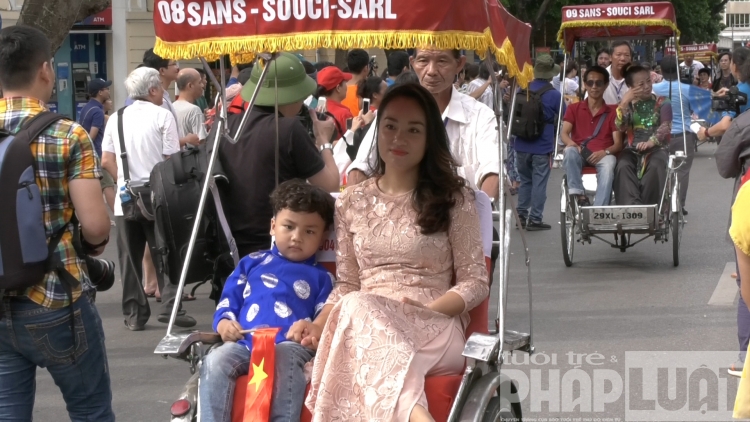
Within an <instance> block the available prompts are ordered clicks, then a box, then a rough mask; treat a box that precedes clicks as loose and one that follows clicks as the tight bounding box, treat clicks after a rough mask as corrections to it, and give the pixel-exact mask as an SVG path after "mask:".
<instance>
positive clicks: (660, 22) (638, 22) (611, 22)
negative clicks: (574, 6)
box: [557, 19, 680, 53]
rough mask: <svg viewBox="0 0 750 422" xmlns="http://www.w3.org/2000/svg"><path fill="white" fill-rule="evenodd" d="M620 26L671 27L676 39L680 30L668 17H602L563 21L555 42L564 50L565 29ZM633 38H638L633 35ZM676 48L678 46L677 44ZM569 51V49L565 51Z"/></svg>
mask: <svg viewBox="0 0 750 422" xmlns="http://www.w3.org/2000/svg"><path fill="white" fill-rule="evenodd" d="M622 26H664V27H668V28H670V29H672V31H674V32H675V33H676V34H677V39H678V40H679V39H680V30H679V29H677V25H675V23H674V22H672V21H671V20H669V19H604V20H587V21H572V22H563V24H562V25H560V30H559V31H557V42H559V43H560V46H561V47H562V49H563V50H565V38H564V33H565V30H566V29H575V28H597V27H598V28H602V27H611V28H616V27H622ZM633 38H638V36H635V37H633ZM677 48H680V46H679V44H678V45H677ZM566 52H567V53H570V52H569V51H566Z"/></svg>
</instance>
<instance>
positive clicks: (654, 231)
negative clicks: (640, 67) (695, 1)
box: [558, 2, 687, 267]
mask: <svg viewBox="0 0 750 422" xmlns="http://www.w3.org/2000/svg"><path fill="white" fill-rule="evenodd" d="M678 35H679V30H678V29H677V26H676V18H675V13H674V8H673V7H672V4H671V3H666V2H655V3H618V4H597V5H591V6H566V7H563V8H562V25H561V27H560V31H559V32H558V40H559V41H560V44H561V45H562V46H563V48H564V50H565V59H564V60H565V61H564V66H567V62H568V60H570V52H571V51H573V47H574V46H575V44H576V42H579V41H597V40H616V39H626V40H629V39H634V38H641V39H652V40H653V39H669V38H671V37H674V42H675V44H677V37H678ZM578 50H579V51H580V50H581V49H580V48H579V49H578ZM680 92H681V89H680ZM680 108H682V101H680ZM681 111H682V110H681ZM560 112H561V113H562V104H560ZM684 129H685V128H683V133H684ZM683 142H684V146H685V149H684V150H683V151H687V149H686V148H687V140H686V139H685V138H684V135H683ZM683 151H677V152H675V153H674V154H671V155H670V156H669V159H668V163H667V178H666V183H665V186H664V187H663V188H662V189H661V191H662V195H661V201H660V202H659V203H657V204H649V205H628V206H620V205H613V206H599V207H597V206H579V205H578V203H577V201H573V200H571V197H570V195H569V191H568V183H567V177H566V176H563V179H562V186H561V187H562V189H561V194H560V231H561V238H562V251H563V260H564V261H565V265H566V266H568V267H570V266H571V265H573V252H574V249H575V245H576V243H580V244H582V245H584V244H586V243H589V244H590V243H591V240H592V238H596V239H599V240H601V241H603V242H606V243H608V244H609V245H611V246H612V247H613V248H616V249H619V250H620V251H621V252H625V251H626V250H627V249H628V248H631V247H633V246H635V245H637V244H638V243H640V242H642V241H644V240H646V239H648V238H650V237H653V238H654V242H662V243H666V242H670V241H671V242H672V259H673V262H674V266H678V265H679V263H680V241H681V238H682V230H683V228H684V225H685V217H684V215H683V214H682V206H681V204H680V195H679V193H680V184H679V181H678V179H677V173H676V170H677V168H679V167H680V166H681V165H682V164H683V163H684V161H685V157H686V156H685V153H684V152H683ZM583 184H584V189H585V194H586V195H587V196H589V197H590V199H591V197H593V195H594V194H595V192H596V169H595V168H594V167H588V166H585V167H584V168H583ZM615 200H616V198H615ZM592 203H593V201H592ZM606 235H611V236H613V237H614V239H613V240H612V241H609V240H606V239H605V238H604V236H606ZM634 235H635V236H636V237H639V236H640V238H638V239H636V240H633V239H632V237H633V236H634Z"/></svg>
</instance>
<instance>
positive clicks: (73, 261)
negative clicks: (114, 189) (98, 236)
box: [0, 97, 101, 308]
mask: <svg viewBox="0 0 750 422" xmlns="http://www.w3.org/2000/svg"><path fill="white" fill-rule="evenodd" d="M45 110H47V108H46V107H45V105H44V103H42V102H41V101H39V100H37V99H35V98H29V97H15V98H2V99H0V128H2V129H4V130H6V131H8V132H11V133H15V132H17V131H18V130H19V129H21V127H22V126H23V125H24V123H26V122H27V121H28V119H30V118H31V117H33V116H35V115H37V114H39V113H41V112H42V111H45ZM31 153H32V155H33V156H34V158H35V160H36V163H37V173H36V182H37V184H38V185H39V189H40V191H41V198H42V207H43V210H44V227H45V229H46V232H47V237H48V238H49V237H51V236H52V235H54V233H56V232H58V231H59V230H60V229H62V228H63V227H64V226H65V225H68V228H67V230H66V231H65V233H64V234H63V237H62V240H61V241H60V244H59V245H58V246H57V249H56V251H55V253H57V254H58V256H59V257H60V259H61V261H62V262H63V264H64V265H65V268H66V269H67V270H68V272H70V274H71V275H72V276H73V277H75V278H76V279H77V280H80V281H81V283H82V284H81V285H79V286H77V287H76V288H74V289H73V300H74V301H75V300H77V299H78V298H79V297H80V296H81V287H82V285H83V287H84V288H90V285H91V283H90V281H89V279H88V275H87V274H86V272H85V268H86V264H85V263H84V261H83V260H81V259H79V258H77V257H76V252H75V250H74V249H73V243H72V239H73V232H72V225H70V224H69V223H70V219H71V218H72V217H73V212H74V209H73V203H72V202H71V200H70V194H69V189H68V184H69V183H70V181H71V180H74V179H100V178H101V164H100V162H99V157H98V156H97V155H96V152H95V151H94V145H93V143H92V142H91V138H89V135H88V133H86V130H85V129H84V128H83V127H82V126H81V125H79V124H78V123H76V122H74V121H72V120H59V121H57V122H56V123H54V124H52V125H50V127H49V128H47V129H46V130H45V131H44V132H43V133H42V135H40V136H39V138H38V139H37V140H36V141H33V142H32V143H31ZM5 294H6V295H8V296H18V295H24V296H28V298H29V299H31V300H32V301H33V302H34V303H37V304H39V305H41V306H44V307H46V308H62V307H65V306H68V305H69V304H70V301H69V299H68V297H67V295H66V294H65V289H63V285H62V283H61V282H60V278H59V277H58V276H57V273H56V272H50V273H47V275H46V276H45V277H44V280H43V281H41V282H40V283H39V284H37V285H35V286H32V287H29V288H28V289H26V290H25V291H7V292H5Z"/></svg>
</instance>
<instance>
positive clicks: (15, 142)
mask: <svg viewBox="0 0 750 422" xmlns="http://www.w3.org/2000/svg"><path fill="white" fill-rule="evenodd" d="M61 119H65V117H64V116H61V115H59V114H55V113H52V112H42V113H39V114H38V115H36V116H34V117H33V118H31V120H29V121H28V122H27V123H26V124H24V125H23V127H22V128H21V129H20V130H19V131H18V132H17V133H16V134H10V133H8V132H6V131H0V164H1V165H2V167H0V203H2V204H4V205H3V206H2V207H0V292H2V291H3V290H24V289H27V288H29V287H31V286H34V285H36V284H39V283H40V282H41V281H42V280H44V277H45V275H46V274H47V273H48V272H50V271H52V270H56V271H57V272H58V275H59V277H60V279H61V281H62V282H63V285H64V287H65V288H66V290H68V292H69V296H70V299H71V302H72V288H73V287H75V286H77V285H78V280H76V279H75V277H73V276H72V275H71V274H70V273H69V272H68V271H66V270H65V267H64V266H63V264H62V261H61V260H60V257H59V256H57V254H55V253H54V251H55V250H56V249H57V245H58V244H59V243H60V239H62V236H63V234H64V233H65V230H66V228H67V227H68V225H67V224H66V225H65V226H64V227H62V228H61V229H60V230H58V232H57V233H54V234H53V235H52V237H51V238H50V239H49V242H48V241H47V235H46V230H45V227H44V207H43V204H42V198H41V192H40V190H39V186H38V185H37V183H36V172H37V163H36V160H35V159H34V156H33V155H32V153H31V148H30V145H31V142H32V141H34V140H35V139H37V138H38V137H39V135H41V133H42V132H44V130H45V129H47V128H48V127H49V126H50V125H51V124H53V123H55V122H57V121H58V120H61ZM74 218H75V217H74ZM73 224H74V226H75V228H76V229H77V226H78V225H77V222H76V221H73Z"/></svg>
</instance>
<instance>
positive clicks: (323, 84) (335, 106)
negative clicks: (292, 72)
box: [318, 66, 353, 139]
mask: <svg viewBox="0 0 750 422" xmlns="http://www.w3.org/2000/svg"><path fill="white" fill-rule="evenodd" d="M351 79H352V75H351V73H344V72H342V71H341V69H339V68H338V67H336V66H329V67H326V68H324V69H323V70H321V71H320V72H318V97H325V98H326V112H328V113H330V114H331V116H333V119H334V121H335V122H336V132H337V133H336V139H340V138H341V137H342V136H344V133H346V121H347V120H348V119H351V118H352V117H353V116H352V112H351V111H350V110H349V108H348V107H346V106H344V105H342V104H341V102H342V101H343V100H344V98H346V82H347V81H349V80H351Z"/></svg>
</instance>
